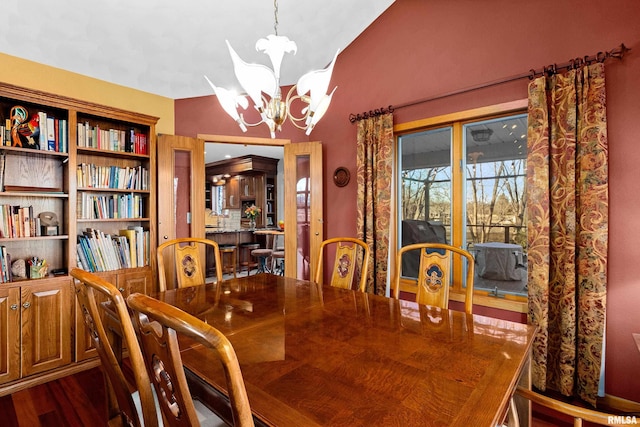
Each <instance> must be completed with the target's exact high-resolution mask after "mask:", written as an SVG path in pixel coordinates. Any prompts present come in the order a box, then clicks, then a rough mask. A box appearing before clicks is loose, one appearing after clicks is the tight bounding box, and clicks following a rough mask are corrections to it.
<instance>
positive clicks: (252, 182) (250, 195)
mask: <svg viewBox="0 0 640 427" xmlns="http://www.w3.org/2000/svg"><path fill="white" fill-rule="evenodd" d="M238 181H239V182H240V199H241V200H255V198H256V179H255V177H254V176H252V175H238Z"/></svg>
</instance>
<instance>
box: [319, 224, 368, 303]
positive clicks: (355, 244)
mask: <svg viewBox="0 0 640 427" xmlns="http://www.w3.org/2000/svg"><path fill="white" fill-rule="evenodd" d="M329 245H335V250H336V256H335V261H334V263H333V272H332V273H331V286H334V287H337V288H344V289H351V287H352V284H353V280H354V276H355V272H356V268H357V266H358V260H359V259H361V260H362V261H361V268H360V277H358V289H359V290H360V292H365V291H366V287H367V271H368V270H369V257H370V256H371V251H370V249H369V245H368V244H366V243H365V242H363V241H362V240H360V239H356V238H353V237H334V238H331V239H327V240H325V241H323V242H322V243H321V244H320V250H319V254H318V262H317V267H316V275H315V281H316V283H320V282H321V280H322V274H323V268H322V265H323V260H324V251H325V248H327V246H329ZM358 248H361V252H362V258H359V257H358V256H357V255H358Z"/></svg>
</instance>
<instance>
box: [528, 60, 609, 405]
mask: <svg viewBox="0 0 640 427" xmlns="http://www.w3.org/2000/svg"><path fill="white" fill-rule="evenodd" d="M604 81H605V78H604V64H602V63H598V64H593V65H588V66H585V67H583V68H581V69H574V70H570V71H568V72H566V73H565V74H556V75H552V76H549V77H545V76H543V77H540V78H537V79H535V80H533V81H532V82H531V83H530V84H529V130H528V141H529V142H528V145H529V147H528V148H529V150H528V158H527V165H528V166H527V187H528V188H527V197H528V200H527V206H528V212H527V216H528V230H529V236H528V247H529V252H528V261H529V283H528V288H529V322H530V323H531V324H533V325H536V326H538V333H537V336H536V338H535V340H534V347H533V383H534V386H536V387H537V388H539V389H541V390H546V388H547V387H548V388H550V389H552V390H556V391H559V392H560V393H562V394H563V395H566V396H574V395H577V396H579V397H580V398H582V399H584V400H585V401H587V402H590V403H591V404H593V405H595V401H596V397H597V393H598V384H599V381H600V368H601V363H602V358H603V351H604V347H603V341H604V333H605V312H606V285H607V248H608V209H609V198H608V170H607V168H608V160H607V159H608V157H607V122H606V103H605V87H604V86H605V84H604Z"/></svg>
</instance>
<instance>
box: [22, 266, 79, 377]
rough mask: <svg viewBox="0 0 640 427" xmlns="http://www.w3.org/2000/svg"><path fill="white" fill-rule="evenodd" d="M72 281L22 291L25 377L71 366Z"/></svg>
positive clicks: (24, 288) (34, 285)
mask: <svg viewBox="0 0 640 427" xmlns="http://www.w3.org/2000/svg"><path fill="white" fill-rule="evenodd" d="M71 295H72V294H71V280H70V279H68V278H59V279H52V280H46V281H43V282H42V283H34V284H29V285H27V286H23V287H22V288H21V298H20V300H21V303H22V307H21V310H22V313H21V314H22V376H23V377H24V376H27V375H32V374H35V373H38V372H43V371H47V370H50V369H54V368H58V367H60V366H64V365H67V364H69V363H71V319H72V317H73V316H72V315H71V313H72V311H71V309H72V305H71V301H72V299H71Z"/></svg>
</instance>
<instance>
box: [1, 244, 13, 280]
mask: <svg viewBox="0 0 640 427" xmlns="http://www.w3.org/2000/svg"><path fill="white" fill-rule="evenodd" d="M10 281H11V255H9V254H8V253H7V247H6V246H0V283H8V282H10Z"/></svg>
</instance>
